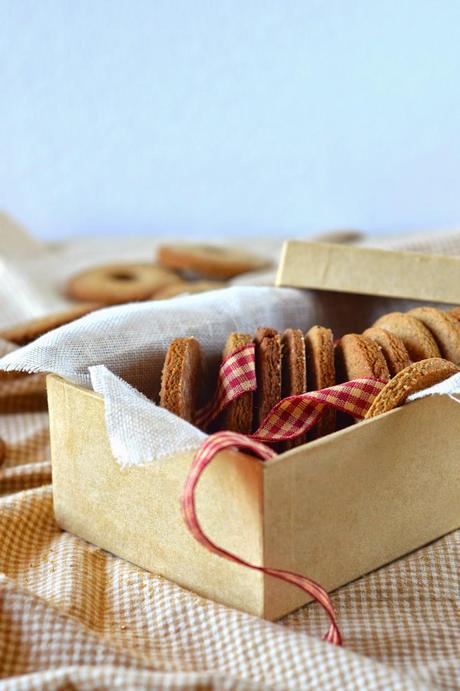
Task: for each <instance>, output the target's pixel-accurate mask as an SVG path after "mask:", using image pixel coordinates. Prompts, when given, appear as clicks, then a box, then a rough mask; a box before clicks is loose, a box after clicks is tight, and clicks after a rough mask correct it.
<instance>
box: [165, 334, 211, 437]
mask: <svg viewBox="0 0 460 691" xmlns="http://www.w3.org/2000/svg"><path fill="white" fill-rule="evenodd" d="M201 375H202V357H201V348H200V344H199V343H198V341H197V340H196V339H195V338H192V337H191V338H176V339H175V340H174V341H172V343H170V345H169V348H168V350H167V352H166V358H165V362H164V365H163V371H162V373H161V390H160V405H161V406H162V407H163V408H166V409H167V410H169V411H170V412H171V413H174V415H177V416H178V417H181V418H183V419H184V420H187V421H188V422H191V423H193V422H194V420H195V416H196V412H197V408H198V400H199V391H200V382H201Z"/></svg>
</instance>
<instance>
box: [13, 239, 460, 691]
mask: <svg viewBox="0 0 460 691" xmlns="http://www.w3.org/2000/svg"><path fill="white" fill-rule="evenodd" d="M442 240H443V238H439V239H438V238H436V243H435V246H436V251H440V252H442V251H443V250H444V249H445V250H446V251H449V250H452V251H453V252H458V251H459V250H460V233H459V234H450V235H449V237H448V244H447V241H446V243H445V245H443V244H442ZM400 244H401V245H403V242H402V241H401V243H400ZM426 245H428V247H429V238H428V240H427V241H426ZM424 249H425V247H424ZM80 254H81V257H83V254H84V251H83V248H82V249H81V253H80ZM93 255H94V252H93V254H92V255H91V256H89V253H88V252H87V257H86V261H87V263H90V260H91V259H92V261H94V256H93ZM59 256H60V255H59V254H58V253H57V254H56V259H55V261H56V265H58V264H59V266H61V269H60V270H61V272H62V264H63V262H62V259H60V258H59ZM101 258H102V254H100V255H98V257H97V261H100V260H101ZM30 261H32V260H30ZM83 264H84V261H83V258H81V260H80V264H79V266H82V265H83ZM42 265H43V266H45V265H46V266H47V267H48V269H47V272H46V276H48V275H51V271H50V267H51V266H52V262H51V258H50V259H49V260H48V259H47V260H46V262H45V260H43V261H42ZM41 273H42V269H41V268H40V270H39V271H38V270H37V272H36V276H37V283H38V275H39V274H41ZM10 288H11V287H10V286H9V284H8V281H5V282H4V283H1V280H0V289H1V290H0V293H1V294H2V295H4V296H7V293H6V292H1V291H2V290H3V289H5V291H6V290H7V289H10ZM46 304H47V305H48V304H49V303H46ZM49 307H50V309H52V308H53V307H51V305H50V306H49ZM11 314H12V315H13V318H14V317H15V315H16V316H17V311H14V310H11V312H9V313H8V319H9V321H7V320H6V319H5V322H4V323H5V324H9V323H12V321H13V318H12V317H11V316H9V315H11ZM22 314H23V315H24V316H34V314H33V312H27V309H26V307H25V308H24V312H23V313H22ZM10 383H11V385H12V389H13V391H12V390H11V389H10V391H9V394H8V401H9V402H8V410H7V411H5V412H3V413H2V414H0V437H2V438H3V439H5V441H6V442H7V456H6V461H5V463H4V465H3V467H2V468H1V469H0V536H1V539H0V678H1V681H0V688H1V689H2V691H3V690H5V691H16V690H19V689H21V690H23V691H29V690H34V689H37V690H40V691H42V690H43V691H44V690H45V689H46V690H48V691H49V690H50V689H52V690H54V689H78V690H81V691H93V690H96V689H98V690H99V689H107V690H109V689H116V688H119V689H224V690H225V689H228V690H230V689H231V690H236V689H238V690H239V691H240V690H241V691H246V689H248V690H254V689H310V688H311V689H326V690H327V689H331V690H332V689H333V690H337V691H339V690H340V691H354V690H356V689H363V690H367V689H370V690H374V691H375V690H380V689H381V690H384V689H385V690H386V689H395V690H397V691H399V690H422V689H426V690H428V689H457V688H459V687H460V668H459V665H458V660H459V659H460V633H459V632H460V611H459V608H458V603H459V601H460V586H459V579H458V564H459V563H460V531H456V532H455V533H452V534H450V535H447V536H445V537H444V538H442V539H440V540H437V541H436V542H435V543H433V544H431V545H429V546H427V547H424V548H423V549H420V550H417V551H416V552H414V553H413V554H411V555H408V556H407V557H405V558H404V559H400V560H398V561H396V562H394V563H393V564H390V565H389V566H386V567H384V568H382V569H379V570H378V571H376V572H374V573H371V574H369V575H367V576H365V577H363V578H360V579H359V580H357V581H355V582H354V583H351V584H350V585H348V586H346V587H343V588H340V589H339V590H338V591H337V592H335V593H333V594H332V599H333V604H334V608H335V610H336V612H337V615H338V619H339V621H340V625H341V631H342V634H343V636H344V640H345V641H346V648H343V649H339V648H337V647H335V646H331V645H329V644H327V643H324V642H322V641H321V640H320V636H321V634H322V632H323V630H324V628H325V624H326V619H325V617H324V614H323V613H322V611H321V610H320V608H319V607H318V606H317V605H315V604H310V605H308V606H306V607H303V608H302V609H299V610H298V611H296V612H294V613H293V614H291V615H289V616H287V617H285V618H284V619H282V620H281V621H279V622H276V623H270V622H265V621H262V620H258V619H256V618H254V617H250V616H248V615H246V614H243V613H241V612H237V611H236V610H231V609H228V608H226V607H223V606H222V605H218V604H215V603H213V602H210V601H207V600H203V599H202V598H200V597H198V596H196V595H194V594H191V593H189V592H187V591H185V590H183V589H181V588H179V587H178V586H176V585H174V584H173V583H170V582H168V581H166V580H164V579H162V578H159V577H156V576H154V575H152V574H149V573H147V572H145V571H143V570H142V569H139V568H137V567H135V566H133V565H132V564H129V563H127V562H124V561H122V560H121V559H118V558H116V557H113V556H111V555H110V554H108V553H106V552H104V551H102V550H100V549H98V548H96V547H94V546H92V545H89V544H88V543H86V542H84V541H83V540H80V539H78V538H76V537H74V536H72V535H70V534H68V533H66V532H63V531H61V530H60V528H59V527H58V526H57V525H56V522H55V520H54V516H53V508H52V487H51V467H50V461H49V436H48V417H47V413H46V411H45V409H44V408H43V400H42V401H41V403H40V401H38V400H37V397H39V394H40V391H41V393H42V392H43V389H42V388H41V387H42V386H43V383H42V382H40V380H39V379H37V378H32V377H30V378H29V377H27V378H26V379H23V380H21V379H18V380H16V383H15V384H14V385H13V382H10ZM2 384H3V382H2ZM29 386H30V387H32V388H31V389H29ZM0 388H1V387H0ZM15 388H16V394H15V393H14V389H15ZM19 392H20V393H19ZM37 392H38V393H37ZM29 393H31V398H30V399H29V398H28V394H29ZM12 394H13V395H12ZM40 406H41V407H40ZM31 408H32V410H31Z"/></svg>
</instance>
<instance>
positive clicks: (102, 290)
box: [67, 263, 178, 305]
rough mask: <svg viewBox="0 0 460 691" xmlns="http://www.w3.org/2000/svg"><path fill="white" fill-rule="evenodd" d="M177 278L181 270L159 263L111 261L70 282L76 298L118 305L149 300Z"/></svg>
mask: <svg viewBox="0 0 460 691" xmlns="http://www.w3.org/2000/svg"><path fill="white" fill-rule="evenodd" d="M177 280H178V277H177V274H175V273H173V272H172V271H169V270H168V269H164V268H162V267H160V266H155V264H135V263H120V264H107V265H105V266H96V267H93V268H91V269H87V270H86V271H82V272H81V273H79V274H77V275H76V276H73V277H72V278H71V279H70V281H69V282H68V284H67V294H68V296H69V297H71V298H72V299H74V300H87V301H92V302H101V303H103V304H105V305H116V304H121V303H123V302H135V301H137V300H148V299H150V298H151V297H152V295H155V293H156V292H157V291H158V290H160V288H164V287H165V286H166V285H168V284H170V283H177Z"/></svg>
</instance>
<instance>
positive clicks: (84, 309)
mask: <svg viewBox="0 0 460 691" xmlns="http://www.w3.org/2000/svg"><path fill="white" fill-rule="evenodd" d="M101 307H103V305H101V304H100V303H97V302H92V303H88V302H87V303H85V304H84V305H78V306H77V307H71V308H70V309H68V310H63V311H62V312H55V313H54V314H47V315H46V316H44V317H37V318H36V319H29V320H28V321H26V322H21V323H20V324H15V325H14V326H10V327H9V328H8V329H4V330H3V331H0V338H4V339H5V340H6V341H10V342H11V343H16V344H17V345H20V346H23V345H26V344H27V343H31V342H32V341H35V339H36V338H38V337H39V336H43V335H44V334H46V333H48V331H52V330H53V329H57V328H58V326H64V324H70V322H73V321H75V320H76V319H80V317H84V316H85V315H86V314H89V313H90V312H94V311H95V310H97V309H100V308H101Z"/></svg>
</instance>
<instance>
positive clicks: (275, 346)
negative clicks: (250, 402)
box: [254, 328, 281, 429]
mask: <svg viewBox="0 0 460 691" xmlns="http://www.w3.org/2000/svg"><path fill="white" fill-rule="evenodd" d="M254 343H255V346H256V376H257V393H256V396H255V406H254V417H255V423H254V424H255V428H256V429H258V427H259V426H260V425H261V423H262V422H263V421H264V419H265V418H266V417H267V415H268V413H269V412H270V410H271V409H272V408H273V406H274V405H276V403H278V401H279V400H280V399H281V338H280V335H279V333H278V332H277V331H275V329H269V328H260V329H257V331H256V337H255V339H254Z"/></svg>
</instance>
